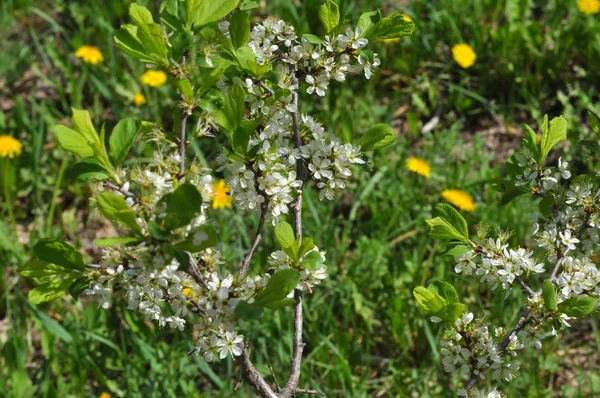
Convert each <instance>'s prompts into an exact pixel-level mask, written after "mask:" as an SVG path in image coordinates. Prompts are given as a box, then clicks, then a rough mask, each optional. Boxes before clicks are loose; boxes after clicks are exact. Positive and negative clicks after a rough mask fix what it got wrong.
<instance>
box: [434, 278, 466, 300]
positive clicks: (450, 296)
mask: <svg viewBox="0 0 600 398" xmlns="http://www.w3.org/2000/svg"><path fill="white" fill-rule="evenodd" d="M427 289H428V290H430V291H434V292H437V293H438V294H439V295H440V296H441V297H442V298H443V299H444V300H446V302H447V303H458V302H459V300H458V293H456V289H454V286H452V285H451V284H449V283H448V282H444V281H434V282H432V283H431V284H430V285H429V287H428V288H427Z"/></svg>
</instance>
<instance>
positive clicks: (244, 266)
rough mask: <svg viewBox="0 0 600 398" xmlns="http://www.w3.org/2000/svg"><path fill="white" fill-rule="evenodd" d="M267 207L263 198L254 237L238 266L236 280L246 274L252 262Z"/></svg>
mask: <svg viewBox="0 0 600 398" xmlns="http://www.w3.org/2000/svg"><path fill="white" fill-rule="evenodd" d="M268 209H269V202H268V200H265V201H264V202H263V203H262V204H261V206H260V220H259V222H258V228H256V236H255V237H254V242H252V246H251V247H250V251H248V254H246V256H245V257H244V260H243V261H242V266H241V267H240V272H239V273H238V280H242V279H244V277H245V276H246V274H248V270H249V269H250V263H251V262H252V256H253V255H254V251H255V250H256V248H257V247H258V244H259V242H260V240H261V238H262V230H263V227H264V225H265V219H266V218H267V210H268Z"/></svg>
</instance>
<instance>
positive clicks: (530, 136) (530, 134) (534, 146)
mask: <svg viewBox="0 0 600 398" xmlns="http://www.w3.org/2000/svg"><path fill="white" fill-rule="evenodd" d="M523 131H524V132H525V138H523V146H524V147H525V148H527V149H528V150H529V152H531V155H532V156H533V159H535V160H536V161H538V162H539V161H540V147H539V145H538V135H537V134H536V133H535V131H533V129H532V128H531V127H529V126H528V125H526V124H523Z"/></svg>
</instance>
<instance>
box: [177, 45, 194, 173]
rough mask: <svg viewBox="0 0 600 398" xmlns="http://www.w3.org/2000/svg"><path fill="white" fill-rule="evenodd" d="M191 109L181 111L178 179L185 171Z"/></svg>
mask: <svg viewBox="0 0 600 398" xmlns="http://www.w3.org/2000/svg"><path fill="white" fill-rule="evenodd" d="M185 59H186V55H185V54H184V55H183V56H182V57H181V65H184V64H185ZM180 99H181V101H182V102H183V101H184V100H185V97H184V96H183V94H182V93H180ZM190 113H191V111H190V109H186V107H184V108H183V109H182V111H181V127H180V131H179V174H178V175H177V178H178V179H181V178H183V176H184V171H185V147H186V145H187V119H188V116H189V115H190Z"/></svg>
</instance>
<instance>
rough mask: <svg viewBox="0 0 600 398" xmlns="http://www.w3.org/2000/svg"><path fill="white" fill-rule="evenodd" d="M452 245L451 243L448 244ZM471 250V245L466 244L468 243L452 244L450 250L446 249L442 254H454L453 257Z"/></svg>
mask: <svg viewBox="0 0 600 398" xmlns="http://www.w3.org/2000/svg"><path fill="white" fill-rule="evenodd" d="M448 246H450V245H448ZM469 251H471V247H470V246H466V245H461V244H458V245H452V247H451V248H450V249H448V250H446V251H445V252H444V254H442V255H443V256H453V257H458V256H462V255H463V254H465V253H466V252H469Z"/></svg>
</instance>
